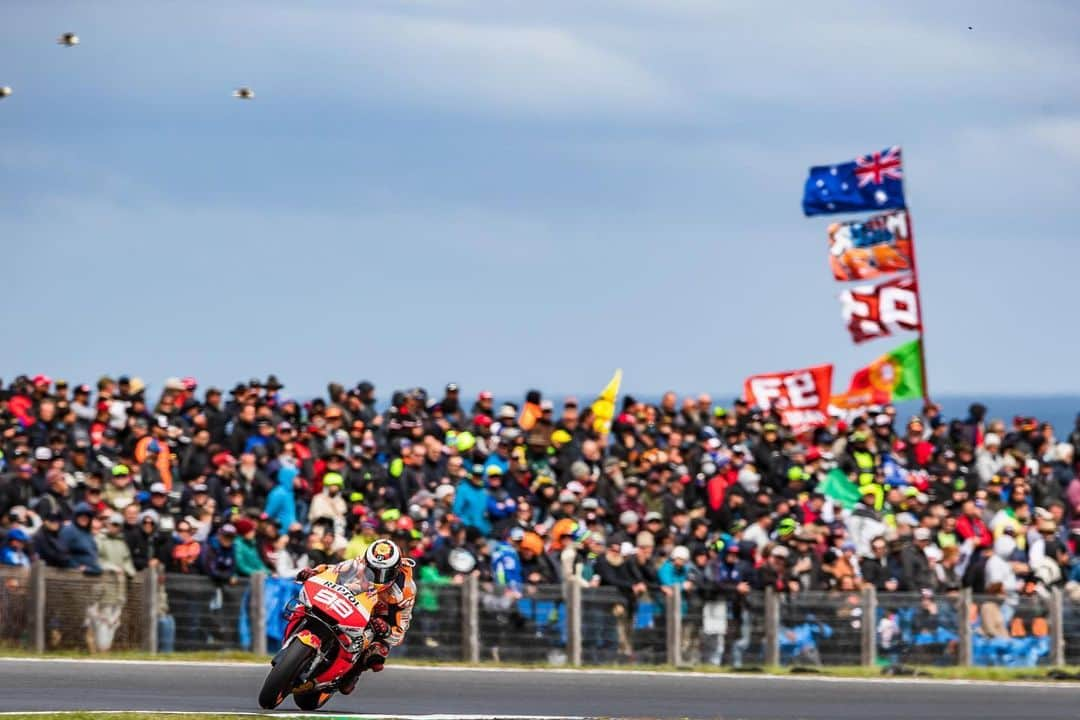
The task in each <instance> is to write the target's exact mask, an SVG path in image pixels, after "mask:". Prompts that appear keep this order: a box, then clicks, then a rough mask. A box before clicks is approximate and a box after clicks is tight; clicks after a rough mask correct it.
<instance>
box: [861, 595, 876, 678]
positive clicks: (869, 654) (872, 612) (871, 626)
mask: <svg viewBox="0 0 1080 720" xmlns="http://www.w3.org/2000/svg"><path fill="white" fill-rule="evenodd" d="M861 629H862V648H861V651H860V653H859V661H860V663H861V664H862V665H863V667H872V666H873V665H875V664H877V589H876V588H874V586H873V585H867V586H866V587H864V588H863V590H862V625H861Z"/></svg>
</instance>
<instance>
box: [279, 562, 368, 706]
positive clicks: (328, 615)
mask: <svg viewBox="0 0 1080 720" xmlns="http://www.w3.org/2000/svg"><path fill="white" fill-rule="evenodd" d="M377 602H378V599H377V597H376V591H375V588H374V586H373V585H371V583H370V582H369V581H368V579H367V577H365V575H364V574H363V573H357V572H356V571H355V569H347V570H345V571H343V572H341V573H339V572H338V569H337V568H336V567H332V568H328V569H327V570H325V571H324V572H321V573H319V574H318V575H315V576H313V577H311V578H309V579H307V580H306V581H305V582H304V584H303V586H302V587H301V589H300V593H299V595H298V596H297V597H296V599H295V600H293V601H291V602H290V603H289V605H287V606H286V608H285V615H286V618H287V619H288V624H287V625H286V627H285V641H284V642H283V643H282V646H281V650H279V651H278V653H277V654H276V655H275V656H274V658H273V659H272V660H271V661H270V664H271V665H272V666H273V667H271V669H270V673H269V674H268V675H267V676H266V680H265V681H263V686H262V690H261V691H260V692H259V705H261V706H262V707H264V708H266V709H267V710H271V709H273V708H276V707H277V706H278V705H280V704H281V703H282V702H283V701H284V700H285V698H286V697H287V696H288V695H289V694H292V696H293V702H295V703H296V706H297V707H298V708H300V709H301V710H317V709H318V708H321V707H322V706H323V705H325V704H326V702H327V701H328V700H329V699H330V698H331V697H332V696H333V694H334V692H335V691H336V690H337V689H338V687H339V682H340V680H341V677H342V675H344V674H345V672H346V671H347V670H348V669H349V668H351V667H352V666H353V664H354V663H355V662H356V661H357V660H358V659H359V658H360V657H361V656H362V655H363V654H364V651H365V650H367V648H368V645H369V644H370V643H371V641H372V639H373V634H372V632H371V631H370V630H369V629H368V621H369V620H370V619H371V613H372V608H373V607H374V606H375V604H376V603H377Z"/></svg>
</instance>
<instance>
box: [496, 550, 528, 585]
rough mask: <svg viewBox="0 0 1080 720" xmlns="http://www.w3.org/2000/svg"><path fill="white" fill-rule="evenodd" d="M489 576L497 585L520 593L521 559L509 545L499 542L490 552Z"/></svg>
mask: <svg viewBox="0 0 1080 720" xmlns="http://www.w3.org/2000/svg"><path fill="white" fill-rule="evenodd" d="M491 576H492V577H493V578H494V580H495V582H497V583H498V584H499V585H503V586H505V587H507V588H510V589H511V590H513V591H514V592H521V583H522V581H523V578H522V575H521V558H520V557H519V556H518V553H517V550H515V549H514V546H513V545H511V544H510V543H505V542H499V543H495V546H494V547H493V548H492V551H491Z"/></svg>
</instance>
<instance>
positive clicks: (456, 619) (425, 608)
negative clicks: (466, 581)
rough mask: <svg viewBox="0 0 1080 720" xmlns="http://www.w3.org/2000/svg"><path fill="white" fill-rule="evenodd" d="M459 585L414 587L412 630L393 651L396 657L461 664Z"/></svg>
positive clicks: (461, 627)
mask: <svg viewBox="0 0 1080 720" xmlns="http://www.w3.org/2000/svg"><path fill="white" fill-rule="evenodd" d="M463 612H464V592H463V586H462V585H452V584H451V585H433V584H426V585H420V586H418V587H417V592H416V606H415V608H414V609H413V621H412V630H411V631H410V632H409V633H408V635H406V636H405V643H404V644H403V645H402V646H401V647H400V648H398V649H397V650H396V651H395V654H396V655H398V656H399V657H410V658H423V659H426V660H461V659H462V657H463V655H464V652H465V651H464V615H463Z"/></svg>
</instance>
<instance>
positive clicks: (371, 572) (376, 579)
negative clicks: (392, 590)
mask: <svg viewBox="0 0 1080 720" xmlns="http://www.w3.org/2000/svg"><path fill="white" fill-rule="evenodd" d="M365 573H366V574H367V578H368V580H370V581H371V582H372V583H374V584H376V585H386V584H387V583H390V582H393V581H394V580H395V579H396V578H397V574H398V569H397V568H395V567H388V568H375V567H371V566H370V565H369V566H368V568H367V570H365Z"/></svg>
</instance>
